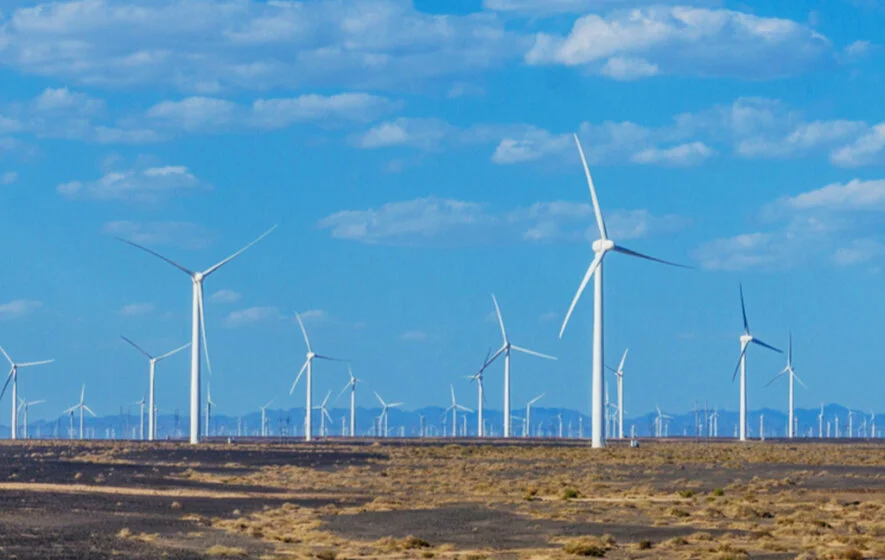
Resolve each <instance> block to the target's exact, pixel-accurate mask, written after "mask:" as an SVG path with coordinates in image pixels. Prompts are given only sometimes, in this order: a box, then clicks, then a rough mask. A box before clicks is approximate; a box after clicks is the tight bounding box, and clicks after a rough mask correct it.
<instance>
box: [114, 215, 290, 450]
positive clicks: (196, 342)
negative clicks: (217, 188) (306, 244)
mask: <svg viewBox="0 0 885 560" xmlns="http://www.w3.org/2000/svg"><path fill="white" fill-rule="evenodd" d="M276 227H277V226H274V227H272V228H270V229H269V230H267V231H266V232H264V233H262V234H261V235H260V236H258V238H257V239H256V240H255V241H253V242H251V243H249V244H248V245H246V246H245V247H243V248H242V249H240V250H239V251H237V252H236V253H234V254H232V255H231V256H229V257H227V258H226V259H224V260H223V261H220V262H218V263H217V264H215V265H213V266H210V267H209V268H207V269H206V270H204V271H203V272H194V271H192V270H188V269H187V268H185V267H183V266H181V265H180V264H178V263H176V262H175V261H173V260H171V259H168V258H166V257H164V256H163V255H161V254H160V253H157V252H155V251H152V250H150V249H148V248H147V247H142V246H141V245H139V244H137V243H133V242H132V241H127V240H125V239H121V238H119V237H118V238H117V239H118V240H120V241H122V242H123V243H126V244H128V245H132V246H133V247H135V248H137V249H141V250H142V251H145V252H147V253H150V254H151V255H154V256H155V257H158V258H160V259H163V260H164V261H166V262H167V263H169V264H171V265H172V266H174V267H175V268H177V269H178V270H180V271H182V272H184V273H185V274H187V275H188V276H190V279H191V284H192V291H193V295H192V301H191V399H190V400H191V415H190V419H191V425H190V442H191V444H192V445H196V444H198V443H200V387H201V385H200V364H201V362H200V334H201V333H202V337H203V350H205V352H206V369H207V370H209V375H212V364H211V363H210V362H209V348H208V345H207V344H206V321H205V316H204V313H203V281H204V280H205V279H206V278H208V277H209V275H211V274H212V273H213V272H215V271H216V270H218V269H219V268H221V267H222V266H224V265H226V264H227V263H229V262H230V261H232V260H234V259H235V258H237V257H238V256H240V255H241V254H243V253H244V252H245V251H246V250H247V249H249V248H250V247H252V246H253V245H255V244H256V243H258V242H259V241H261V240H262V239H264V238H265V237H267V236H268V235H270V232H272V231H273V230H275V229H276Z"/></svg>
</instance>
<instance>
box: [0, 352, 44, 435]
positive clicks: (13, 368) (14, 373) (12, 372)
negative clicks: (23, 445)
mask: <svg viewBox="0 0 885 560" xmlns="http://www.w3.org/2000/svg"><path fill="white" fill-rule="evenodd" d="M0 352H2V353H3V356H4V357H5V358H6V361H7V362H9V366H10V369H9V375H8V376H7V377H6V384H5V385H3V390H2V391H0V399H3V395H5V394H6V388H7V387H8V386H9V383H10V381H11V382H12V435H11V439H18V368H23V367H32V366H41V365H43V364H51V363H52V362H54V361H55V360H42V361H39V362H25V363H22V364H17V363H15V362H13V361H12V358H10V357H9V354H7V353H6V350H4V349H3V347H2V346H0Z"/></svg>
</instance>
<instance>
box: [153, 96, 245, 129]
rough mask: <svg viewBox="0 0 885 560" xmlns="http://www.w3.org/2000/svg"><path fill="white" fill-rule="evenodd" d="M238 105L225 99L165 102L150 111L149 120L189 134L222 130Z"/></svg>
mask: <svg viewBox="0 0 885 560" xmlns="http://www.w3.org/2000/svg"><path fill="white" fill-rule="evenodd" d="M237 109H238V108H237V105H236V103H233V102H231V101H226V100H224V99H213V98H211V97H189V98H187V99H183V100H181V101H163V102H161V103H158V104H156V105H154V106H153V107H151V108H150V109H148V111H147V117H148V119H151V120H154V121H159V122H162V123H166V124H169V125H171V126H174V127H176V128H182V129H184V130H187V131H189V132H194V131H197V130H202V129H206V128H221V127H223V126H225V125H227V124H229V123H230V122H231V121H232V120H233V119H234V118H235V114H236V112H237Z"/></svg>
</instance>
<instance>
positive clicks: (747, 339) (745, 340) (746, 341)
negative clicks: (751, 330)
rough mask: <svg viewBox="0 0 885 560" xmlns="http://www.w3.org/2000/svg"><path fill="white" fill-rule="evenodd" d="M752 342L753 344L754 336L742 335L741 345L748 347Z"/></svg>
mask: <svg viewBox="0 0 885 560" xmlns="http://www.w3.org/2000/svg"><path fill="white" fill-rule="evenodd" d="M751 342H753V336H752V335H750V334H747V333H744V334H742V335H741V344H743V345H744V346H746V345H747V344H750V343H751Z"/></svg>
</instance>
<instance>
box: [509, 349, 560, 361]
mask: <svg viewBox="0 0 885 560" xmlns="http://www.w3.org/2000/svg"><path fill="white" fill-rule="evenodd" d="M511 348H513V349H514V350H516V351H517V352H522V353H523V354H530V355H532V356H537V357H539V358H544V359H545V360H556V357H555V356H548V355H547V354H541V353H540V352H535V351H534V350H529V349H528V348H522V347H521V346H511Z"/></svg>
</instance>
